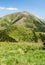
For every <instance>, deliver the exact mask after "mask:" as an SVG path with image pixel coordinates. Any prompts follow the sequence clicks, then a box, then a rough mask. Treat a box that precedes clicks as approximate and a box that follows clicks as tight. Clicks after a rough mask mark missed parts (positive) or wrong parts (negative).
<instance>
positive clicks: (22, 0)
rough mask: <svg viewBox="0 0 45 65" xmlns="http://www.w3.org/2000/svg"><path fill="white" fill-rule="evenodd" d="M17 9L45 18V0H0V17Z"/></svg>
mask: <svg viewBox="0 0 45 65" xmlns="http://www.w3.org/2000/svg"><path fill="white" fill-rule="evenodd" d="M18 11H29V12H31V13H32V14H34V15H36V16H38V17H41V18H43V19H45V0H0V17H1V16H4V15H7V14H10V13H13V12H18Z"/></svg>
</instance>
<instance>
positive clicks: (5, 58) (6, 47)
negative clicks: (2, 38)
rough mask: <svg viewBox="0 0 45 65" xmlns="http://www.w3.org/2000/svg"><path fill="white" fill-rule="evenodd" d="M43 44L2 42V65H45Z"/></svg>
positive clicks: (0, 47)
mask: <svg viewBox="0 0 45 65" xmlns="http://www.w3.org/2000/svg"><path fill="white" fill-rule="evenodd" d="M42 47H43V46H42V44H41V43H39V44H38V43H26V42H24V43H21V42H20V43H9V42H0V65H45V50H42Z"/></svg>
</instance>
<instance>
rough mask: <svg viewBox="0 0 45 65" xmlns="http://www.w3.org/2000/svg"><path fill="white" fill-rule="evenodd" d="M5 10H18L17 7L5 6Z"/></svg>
mask: <svg viewBox="0 0 45 65" xmlns="http://www.w3.org/2000/svg"><path fill="white" fill-rule="evenodd" d="M6 10H18V9H17V8H6Z"/></svg>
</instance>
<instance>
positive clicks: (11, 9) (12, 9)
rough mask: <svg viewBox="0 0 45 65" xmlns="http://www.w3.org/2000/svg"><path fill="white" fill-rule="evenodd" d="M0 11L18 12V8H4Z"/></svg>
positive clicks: (0, 8)
mask: <svg viewBox="0 0 45 65" xmlns="http://www.w3.org/2000/svg"><path fill="white" fill-rule="evenodd" d="M0 10H10V11H16V10H18V8H13V7H8V8H6V7H0Z"/></svg>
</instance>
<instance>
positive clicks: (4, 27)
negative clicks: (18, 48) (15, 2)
mask: <svg viewBox="0 0 45 65" xmlns="http://www.w3.org/2000/svg"><path fill="white" fill-rule="evenodd" d="M0 41H10V42H15V41H27V42H40V41H41V42H44V41H45V21H44V20H42V19H40V18H38V17H36V16H34V15H33V14H31V13H29V12H27V11H23V12H17V13H13V14H9V15H6V16H4V17H2V18H0Z"/></svg>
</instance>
